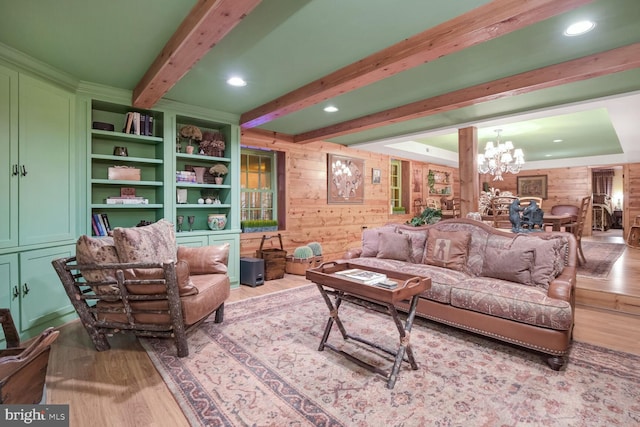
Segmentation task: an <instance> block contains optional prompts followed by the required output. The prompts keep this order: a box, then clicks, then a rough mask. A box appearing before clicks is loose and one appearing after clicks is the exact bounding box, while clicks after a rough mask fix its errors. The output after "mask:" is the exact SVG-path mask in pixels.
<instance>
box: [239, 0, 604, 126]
mask: <svg viewBox="0 0 640 427" xmlns="http://www.w3.org/2000/svg"><path fill="white" fill-rule="evenodd" d="M592 1H593V0H563V1H557V0H529V1H522V0H494V1H492V2H490V3H487V4H485V5H483V6H480V7H478V8H476V9H473V10H471V11H470V12H467V13H465V14H463V15H460V16H458V17H456V18H453V19H451V20H449V21H447V22H444V23H442V24H440V25H437V26H435V27H433V28H430V29H428V30H426V31H423V32H422V33H419V34H416V35H414V36H412V37H409V38H408V39H405V40H403V41H401V42H399V43H396V44H394V45H393V46H390V47H388V48H386V49H383V50H381V51H379V52H377V53H374V54H373V55H370V56H368V57H366V58H364V59H361V60H360V61H357V62H355V63H353V64H350V65H347V66H346V67H343V68H341V69H339V70H337V71H334V72H333V73H331V74H328V75H326V76H324V77H322V78H320V79H318V80H316V81H313V82H311V83H309V84H307V85H305V86H302V87H300V88H298V89H296V90H293V91H291V92H289V93H287V94H285V95H283V96H280V97H279V98H277V99H274V100H273V101H270V102H268V103H266V104H264V105H261V106H260V107H257V108H255V109H253V110H251V111H248V112H246V113H243V114H242V115H241V116H240V125H241V126H242V127H244V128H252V127H256V126H260V125H263V124H265V123H267V122H270V121H272V120H275V119H277V118H279V117H282V116H285V115H287V114H291V113H294V112H296V111H299V110H302V109H304V108H307V107H310V106H312V105H315V104H318V103H320V102H323V101H325V100H327V99H331V98H334V97H336V96H339V95H342V94H344V93H347V92H350V91H352V90H355V89H358V88H361V87H364V86H366V85H369V84H371V83H374V82H377V81H379V80H382V79H385V78H387V77H391V76H393V75H395V74H397V73H400V72H402V71H406V70H408V69H410V68H413V67H416V66H418V65H422V64H424V63H426V62H429V61H433V60H435V59H438V58H440V57H443V56H445V55H449V54H451V53H454V52H458V51H461V50H463V49H466V48H468V47H471V46H474V45H477V44H479V43H483V42H486V41H489V40H491V39H494V38H497V37H500V36H503V35H505V34H507V33H510V32H512V31H515V30H519V29H521V28H524V27H527V26H529V25H532V24H535V23H536V22H540V21H543V20H545V19H548V18H550V17H552V16H555V15H558V14H561V13H564V12H567V11H569V10H572V9H575V8H576V7H579V6H582V5H584V4H587V3H590V2H592Z"/></svg>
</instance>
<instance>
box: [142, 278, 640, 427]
mask: <svg viewBox="0 0 640 427" xmlns="http://www.w3.org/2000/svg"><path fill="white" fill-rule="evenodd" d="M327 315H328V313H327V307H326V305H325V304H324V301H323V300H322V299H321V297H320V294H319V292H318V290H317V289H316V287H315V286H314V285H310V286H304V287H302V288H297V289H293V290H288V291H283V292H280V293H276V294H271V295H267V296H264V297H257V298H253V299H250V300H245V301H241V302H237V303H232V304H228V305H227V306H226V307H225V319H224V323H223V324H214V323H212V322H211V323H206V324H204V325H203V326H202V327H200V328H199V329H198V330H196V331H194V332H193V333H192V334H191V335H190V336H189V349H190V355H189V356H188V357H186V358H182V359H180V358H177V357H176V356H175V353H176V351H175V346H174V345H173V343H172V341H170V340H163V339H143V340H141V341H142V342H143V345H144V347H145V349H147V352H148V353H149V356H150V357H151V359H152V360H153V363H154V364H155V366H156V367H157V369H158V370H159V371H160V373H161V375H162V376H163V378H164V380H165V382H166V383H167V385H168V386H169V388H170V389H171V391H172V392H173V394H174V396H175V398H176V400H177V401H178V403H179V404H180V406H181V407H182V408H183V410H184V413H185V415H186V416H187V418H188V419H189V421H190V422H191V424H192V425H193V426H284V425H288V426H311V425H314V426H426V425H430V426H461V425H464V426H515V425H536V426H542V425H544V426H563V427H564V426H630V425H639V424H640V373H639V372H638V370H637V367H638V366H639V365H640V357H637V356H634V355H630V354H625V353H619V352H615V351H611V350H607V349H603V348H599V347H595V346H592V345H587V344H583V343H577V342H576V343H574V346H573V348H572V351H571V355H570V360H569V362H568V365H567V368H566V369H565V370H563V371H560V372H555V371H553V370H551V369H550V368H549V367H547V365H546V363H545V362H544V360H543V358H542V357H541V355H539V354H536V353H533V352H530V351H525V350H522V349H519V348H515V347H512V346H508V345H503V344H501V343H498V342H495V341H493V340H489V339H485V338H482V337H478V336H475V335H472V334H469V333H463V332H460V331H457V330H455V329H452V328H449V327H445V326H441V325H438V324H435V323H432V322H426V321H422V320H418V321H417V322H416V323H415V324H414V328H413V330H412V334H411V343H412V344H413V348H414V354H415V356H416V359H417V361H418V364H419V369H418V370H417V371H413V370H411V369H410V367H409V365H408V363H405V364H404V366H403V367H402V369H401V370H400V375H399V378H398V381H397V383H396V385H395V388H394V389H392V390H389V389H387V388H386V381H385V379H384V378H383V377H382V376H381V375H378V374H375V373H371V372H370V371H368V370H365V369H362V368H361V367H359V366H358V365H356V364H354V363H351V362H349V361H347V360H346V359H345V358H343V357H341V356H340V355H338V354H336V353H334V352H332V351H329V350H325V351H323V352H319V351H317V348H318V344H319V342H320V339H321V335H322V332H323V329H324V324H325V321H326V319H327ZM341 318H344V320H346V322H345V326H346V327H347V328H348V330H349V331H350V332H355V333H357V334H359V335H360V336H363V337H373V338H375V340H378V341H380V342H381V343H383V344H385V345H387V346H388V347H394V346H395V345H396V344H397V339H398V337H397V331H396V330H395V329H394V327H393V325H392V324H391V323H390V321H389V319H388V318H386V317H384V316H382V315H380V314H377V313H370V312H365V311H364V310H363V309H361V308H359V307H353V306H351V305H349V304H347V303H344V304H343V307H342V308H341ZM334 328H335V326H334ZM329 342H332V343H334V344H336V345H344V346H345V347H346V348H348V350H349V351H351V352H354V351H355V352H356V353H359V354H360V355H361V356H362V357H365V358H367V359H368V360H369V361H370V362H371V363H379V364H380V365H381V367H387V366H390V364H391V360H389V359H388V358H386V359H385V358H382V357H376V356H375V355H373V354H372V353H371V352H370V351H368V350H366V351H365V350H363V349H358V346H357V343H352V341H349V342H348V343H344V344H342V338H341V337H340V334H339V333H338V332H337V330H335V329H334V331H333V332H332V334H331V336H330V337H329Z"/></svg>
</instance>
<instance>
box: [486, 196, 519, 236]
mask: <svg viewBox="0 0 640 427" xmlns="http://www.w3.org/2000/svg"><path fill="white" fill-rule="evenodd" d="M514 200H518V198H517V197H516V196H497V197H494V198H493V199H492V200H491V216H492V218H493V227H494V228H508V229H511V228H512V224H511V220H510V219H509V208H510V207H511V203H513V202H514Z"/></svg>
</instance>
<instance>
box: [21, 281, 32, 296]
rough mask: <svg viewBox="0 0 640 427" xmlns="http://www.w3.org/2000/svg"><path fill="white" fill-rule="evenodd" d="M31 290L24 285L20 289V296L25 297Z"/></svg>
mask: <svg viewBox="0 0 640 427" xmlns="http://www.w3.org/2000/svg"><path fill="white" fill-rule="evenodd" d="M30 290H31V289H29V286H27V284H26V283H25V284H24V286H23V288H22V296H25V295H27V294H28V293H29V291H30Z"/></svg>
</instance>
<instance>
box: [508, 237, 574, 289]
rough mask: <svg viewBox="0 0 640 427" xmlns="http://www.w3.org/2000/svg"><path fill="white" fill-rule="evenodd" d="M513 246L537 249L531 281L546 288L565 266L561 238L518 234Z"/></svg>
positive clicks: (520, 248) (523, 248) (517, 248)
mask: <svg viewBox="0 0 640 427" xmlns="http://www.w3.org/2000/svg"><path fill="white" fill-rule="evenodd" d="M511 248H512V249H514V250H529V249H532V250H534V251H535V257H534V261H533V268H532V270H531V281H532V283H533V284H535V285H536V286H540V287H542V288H543V289H545V290H546V289H547V288H548V287H549V282H551V280H553V279H555V277H556V276H557V275H558V274H559V273H560V272H561V271H562V268H559V267H560V266H564V253H563V252H562V250H563V241H562V239H560V238H554V239H549V240H545V239H541V238H538V237H535V236H528V235H517V236H516V237H515V238H514V239H513V244H512V245H511Z"/></svg>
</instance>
